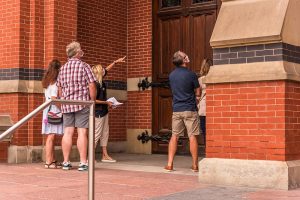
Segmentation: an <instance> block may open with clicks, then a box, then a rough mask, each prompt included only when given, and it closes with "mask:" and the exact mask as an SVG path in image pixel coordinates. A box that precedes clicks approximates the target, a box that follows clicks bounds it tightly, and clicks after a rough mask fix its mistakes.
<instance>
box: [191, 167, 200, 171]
mask: <svg viewBox="0 0 300 200" xmlns="http://www.w3.org/2000/svg"><path fill="white" fill-rule="evenodd" d="M191 170H192V171H193V172H199V168H198V166H196V167H193V166H192V168H191Z"/></svg>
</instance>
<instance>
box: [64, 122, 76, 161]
mask: <svg viewBox="0 0 300 200" xmlns="http://www.w3.org/2000/svg"><path fill="white" fill-rule="evenodd" d="M74 130H75V128H74V127H65V129H64V131H65V132H64V136H63V138H62V142H61V146H62V151H63V154H64V162H68V161H69V157H70V152H71V148H72V137H73V133H74Z"/></svg>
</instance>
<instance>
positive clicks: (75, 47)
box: [66, 41, 81, 58]
mask: <svg viewBox="0 0 300 200" xmlns="http://www.w3.org/2000/svg"><path fill="white" fill-rule="evenodd" d="M80 50H81V47H80V44H79V42H75V41H74V42H71V43H70V44H68V45H67V47H66V52H67V56H68V57H69V58H72V57H73V56H75V55H76V54H77V53H78V51H80Z"/></svg>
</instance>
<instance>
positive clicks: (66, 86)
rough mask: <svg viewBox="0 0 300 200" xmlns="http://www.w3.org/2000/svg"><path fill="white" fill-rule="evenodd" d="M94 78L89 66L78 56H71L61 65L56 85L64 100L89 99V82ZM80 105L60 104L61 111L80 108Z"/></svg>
mask: <svg viewBox="0 0 300 200" xmlns="http://www.w3.org/2000/svg"><path fill="white" fill-rule="evenodd" d="M95 81H96V78H95V76H94V74H93V72H92V70H91V67H90V66H89V65H88V64H87V63H85V62H83V61H81V60H80V59H78V58H71V59H69V60H68V62H67V63H66V64H65V65H64V66H62V67H61V69H60V72H59V74H58V78H57V84H56V85H57V86H58V87H61V89H62V98H63V99H66V100H83V101H89V100H90V93H89V84H90V83H92V82H95ZM83 108H84V106H82V105H62V113H70V112H76V111H79V110H82V109H83Z"/></svg>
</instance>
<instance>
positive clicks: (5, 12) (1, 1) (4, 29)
mask: <svg viewBox="0 0 300 200" xmlns="http://www.w3.org/2000/svg"><path fill="white" fill-rule="evenodd" d="M0 5H1V8H0V13H1V15H0V27H1V31H0V46H1V49H2V53H1V57H2V59H1V60H2V62H1V63H0V68H8V67H10V68H16V67H19V37H20V31H19V29H20V23H19V22H20V4H19V1H17V0H11V1H10V3H7V1H6V0H0ZM8 41H9V42H8Z"/></svg>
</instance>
